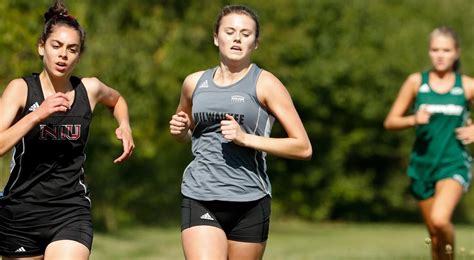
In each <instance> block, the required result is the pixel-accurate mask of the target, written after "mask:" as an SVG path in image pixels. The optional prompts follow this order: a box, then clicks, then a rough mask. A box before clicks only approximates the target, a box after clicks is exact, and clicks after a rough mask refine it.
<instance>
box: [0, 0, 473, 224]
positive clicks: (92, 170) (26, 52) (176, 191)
mask: <svg viewBox="0 0 474 260" xmlns="http://www.w3.org/2000/svg"><path fill="white" fill-rule="evenodd" d="M50 3H51V1H49V0H37V1H29V0H2V1H0V16H1V17H2V18H1V21H0V35H1V36H0V90H2V89H3V88H4V87H5V86H6V84H8V82H9V81H10V80H12V79H14V78H18V77H21V76H24V75H26V74H29V73H31V72H38V71H40V70H41V68H42V67H41V66H42V64H41V62H40V60H39V59H38V55H37V53H36V43H37V39H38V37H39V35H40V32H41V30H42V25H43V20H42V14H43V12H44V11H45V10H46V9H47V8H48V7H49V4H50ZM66 3H67V5H68V7H69V10H70V12H71V14H72V15H74V16H75V17H77V18H78V19H79V21H80V22H81V24H82V25H83V26H84V28H85V30H86V32H87V42H86V48H87V50H86V52H85V53H84V54H83V57H81V62H80V64H79V65H78V68H77V70H76V74H77V75H79V76H96V77H98V78H99V79H101V80H102V81H103V82H105V83H106V84H108V85H109V86H111V87H113V88H115V89H117V90H119V91H120V92H121V93H122V94H123V95H124V96H125V98H126V99H127V101H128V103H129V107H130V115H131V120H132V127H133V131H134V137H135V142H136V145H137V148H136V150H135V152H134V154H133V157H132V158H131V159H130V161H128V162H126V163H125V164H122V165H114V164H113V163H112V160H113V159H114V158H115V157H116V156H118V155H119V154H120V151H121V145H120V143H119V142H118V141H117V140H115V135H114V131H113V130H114V129H115V127H116V124H115V122H114V119H113V117H111V116H110V113H109V111H106V110H105V109H103V108H97V110H96V111H95V116H94V117H95V120H94V122H93V127H92V131H91V135H90V138H89V144H88V149H87V152H88V160H87V162H86V173H87V181H88V183H89V187H90V188H91V190H92V198H93V213H94V220H95V223H96V226H98V227H101V228H104V229H108V230H113V229H117V228H118V227H119V225H129V224H166V223H169V222H176V221H177V220H178V219H179V211H180V207H179V205H180V204H179V203H180V181H181V174H182V172H183V170H184V168H185V167H186V165H187V164H188V163H189V161H190V160H191V152H190V144H179V143H176V142H175V141H174V140H172V138H171V137H170V135H169V133H168V121H169V119H170V117H171V115H172V114H173V113H174V112H175V109H176V106H177V104H178V99H179V93H180V89H181V83H182V81H183V79H184V77H185V76H186V75H187V74H189V73H191V72H194V71H197V70H202V69H206V68H208V67H211V66H216V65H217V64H218V58H219V57H218V52H217V50H216V48H215V46H214V45H213V41H212V33H213V27H214V21H215V18H216V16H217V13H218V11H219V10H220V8H221V7H222V6H224V5H225V4H229V3H231V2H230V1H224V0H221V1H218V0H216V1H210V0H208V1H198V0H189V1H184V0H177V1H172V0H160V1H157V0H135V1H126V0H114V1H112V0H101V1H93V0H81V1H66ZM241 3H243V4H247V5H249V6H250V7H252V8H253V9H255V10H256V11H257V13H258V14H259V17H260V20H261V39H260V45H259V48H258V50H257V51H256V52H255V54H254V61H255V62H256V63H257V64H259V65H260V66H261V67H263V68H264V69H267V70H269V71H271V72H272V73H274V74H275V75H276V76H277V77H278V78H279V79H280V80H281V81H282V82H283V83H284V84H285V85H286V86H287V88H288V90H289V91H290V93H291V95H292V97H293V101H294V103H295V105H296V107H297V109H298V111H299V113H300V116H301V118H302V120H303V122H304V124H305V127H306V129H307V131H308V134H309V136H310V138H311V141H312V143H313V148H314V156H313V159H312V160H311V161H309V162H299V161H291V160H285V159H281V158H276V157H272V156H269V157H268V166H269V170H268V173H269V175H270V178H271V180H272V182H273V190H274V194H273V195H274V204H273V205H274V206H273V208H274V213H275V215H276V216H280V217H285V216H296V217H300V218H304V219H308V220H318V221H319V220H349V221H410V220H415V219H417V216H418V213H417V209H416V202H415V201H414V200H413V198H411V196H410V195H409V194H408V192H407V186H408V184H409V180H408V177H406V174H405V169H406V165H407V163H408V154H409V151H410V149H411V145H412V142H413V137H414V131H412V130H405V131H401V132H387V131H385V130H384V129H383V127H382V122H383V120H384V117H385V115H386V113H387V112H388V110H389V108H390V106H391V104H392V102H393V100H394V99H395V96H396V94H397V92H398V90H399V87H400V85H401V84H402V82H403V81H404V79H405V78H406V77H407V75H408V74H410V73H412V72H415V71H420V70H423V69H426V68H428V67H429V59H428V57H427V47H428V34H429V33H430V32H431V31H432V30H433V29H434V28H435V27H437V26H440V25H448V26H450V27H452V28H454V29H455V30H456V31H457V32H458V33H459V34H460V36H461V47H462V58H461V59H462V64H463V71H464V73H466V74H468V75H474V55H473V53H474V30H472V27H471V26H472V22H473V17H474V5H473V4H472V3H471V1H470V0H449V1H447V0H385V1H378V0H318V1H311V0H291V1H290V0H274V1H257V0H242V1H241ZM273 135H274V136H283V135H284V132H283V131H282V128H281V127H280V126H279V125H278V124H277V125H275V127H274V131H273ZM1 160H2V164H1V166H2V167H3V168H4V169H3V170H2V177H3V178H5V175H7V170H6V169H5V168H6V167H7V166H6V165H8V163H7V161H8V160H9V158H8V157H4V158H1ZM473 203H474V194H473V193H472V192H471V193H469V194H468V195H467V196H466V197H465V198H464V200H463V201H462V203H461V205H460V207H459V210H458V212H457V214H456V217H457V219H459V220H463V221H468V222H474V207H472V206H470V205H472V204H473Z"/></svg>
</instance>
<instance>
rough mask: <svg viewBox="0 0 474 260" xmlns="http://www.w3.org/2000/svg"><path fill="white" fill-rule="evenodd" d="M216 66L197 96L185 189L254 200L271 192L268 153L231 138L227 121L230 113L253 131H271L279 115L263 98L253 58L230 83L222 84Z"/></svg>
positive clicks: (197, 194)
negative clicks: (266, 106)
mask: <svg viewBox="0 0 474 260" xmlns="http://www.w3.org/2000/svg"><path fill="white" fill-rule="evenodd" d="M216 69H217V67H216V68H212V69H209V70H207V71H205V72H204V74H203V75H202V76H201V78H200V79H199V81H198V82H197V85H196V89H195V90H194V93H193V97H192V101H193V106H192V113H193V115H192V116H193V120H194V124H195V127H194V130H193V135H192V153H193V156H194V159H193V161H192V162H191V163H190V164H189V165H188V167H186V169H185V170H184V174H183V182H182V185H181V192H182V194H183V195H184V196H187V197H190V198H193V199H197V200H204V201H210V200H221V201H252V200H258V199H260V198H262V197H264V196H266V195H270V194H271V185H270V180H269V178H268V176H267V173H266V169H267V167H266V162H265V155H266V154H265V153H264V152H262V151H257V150H254V149H250V148H246V147H242V146H239V145H236V144H234V143H233V142H231V141H228V140H226V139H225V138H224V137H223V135H222V133H221V130H220V127H221V125H220V124H221V121H222V120H223V119H225V115H226V114H229V115H231V116H233V117H234V118H235V120H236V121H237V122H238V123H239V124H240V126H241V128H242V130H243V131H244V132H246V133H249V134H254V135H259V136H269V135H270V131H271V127H272V125H273V122H274V117H273V116H271V115H270V114H269V113H268V112H267V111H266V110H265V109H264V108H263V107H262V106H261V105H260V102H259V101H258V99H257V92H256V84H257V80H258V77H259V75H260V72H261V71H262V70H261V69H260V68H259V67H258V66H257V65H255V64H252V65H251V67H250V69H249V71H248V72H247V74H246V75H245V76H244V77H243V78H242V79H241V80H239V81H238V82H236V83H234V84H232V85H229V86H217V85H216V84H215V83H214V80H213V77H214V74H215V72H216Z"/></svg>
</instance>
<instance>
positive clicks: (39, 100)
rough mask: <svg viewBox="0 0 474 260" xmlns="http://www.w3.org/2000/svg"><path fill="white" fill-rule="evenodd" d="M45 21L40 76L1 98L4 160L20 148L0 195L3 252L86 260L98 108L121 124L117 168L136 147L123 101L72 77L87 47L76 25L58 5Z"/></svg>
mask: <svg viewBox="0 0 474 260" xmlns="http://www.w3.org/2000/svg"><path fill="white" fill-rule="evenodd" d="M44 17H45V25H44V30H43V33H42V35H41V38H40V40H39V44H38V53H39V55H40V57H41V59H42V61H43V65H44V68H43V71H42V72H41V73H40V74H33V75H32V76H28V77H25V78H23V79H15V80H12V81H11V82H10V83H9V84H8V86H7V87H6V89H5V90H4V92H3V95H2V98H1V100H0V111H2V113H0V155H4V154H5V153H6V152H8V151H9V150H10V149H11V148H13V147H15V150H14V156H13V157H14V158H12V160H13V167H12V174H11V176H10V180H9V181H8V183H7V185H6V187H5V190H4V194H3V196H2V197H1V198H0V255H3V259H9V258H16V257H22V259H28V258H30V259H49V258H51V259H53V258H54V259H88V258H89V255H90V249H91V245H92V224H91V216H90V201H89V198H88V190H87V187H86V185H85V183H84V172H83V168H82V167H83V163H84V161H85V155H84V146H85V144H86V142H87V135H88V128H89V123H90V120H91V115H92V111H93V110H94V107H95V106H96V104H97V103H102V104H104V105H105V106H106V107H108V108H110V109H111V110H112V111H113V114H114V117H115V118H116V120H117V122H118V125H119V127H118V128H117V129H116V131H115V132H116V135H117V138H118V139H119V140H121V141H122V143H123V153H122V154H121V155H120V156H119V157H118V158H116V159H115V160H114V163H120V162H123V161H124V160H126V159H127V158H128V157H129V156H130V155H131V153H132V151H133V149H134V147H135V145H134V143H133V138H132V134H131V128H130V124H129V116H128V107H127V104H126V102H125V100H124V98H123V97H121V96H120V94H119V93H118V92H117V91H116V90H114V89H112V88H110V87H108V86H106V85H105V84H103V83H102V82H101V81H99V80H98V79H97V78H82V79H79V78H76V77H72V76H71V74H72V72H73V69H74V67H75V65H76V64H77V63H78V61H79V57H80V55H81V54H82V52H83V50H84V40H85V33H84V30H83V29H82V27H81V26H80V25H79V23H78V21H77V20H76V19H75V18H74V17H72V16H70V15H68V11H67V9H66V8H65V6H64V5H63V4H62V3H61V2H60V1H59V0H57V1H56V2H55V3H54V5H53V6H52V7H51V8H49V10H48V11H47V12H46V13H45V15H44ZM23 257H26V258H23Z"/></svg>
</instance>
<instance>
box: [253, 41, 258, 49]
mask: <svg viewBox="0 0 474 260" xmlns="http://www.w3.org/2000/svg"><path fill="white" fill-rule="evenodd" d="M259 43H260V42H259V41H258V40H255V47H254V48H253V49H254V50H256V49H258V44H259Z"/></svg>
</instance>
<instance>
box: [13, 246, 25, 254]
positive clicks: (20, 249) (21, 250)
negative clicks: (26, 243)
mask: <svg viewBox="0 0 474 260" xmlns="http://www.w3.org/2000/svg"><path fill="white" fill-rule="evenodd" d="M18 252H26V250H25V248H24V247H20V248H18V249H17V250H15V253H18Z"/></svg>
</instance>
